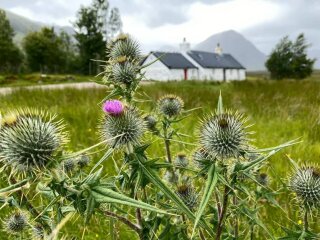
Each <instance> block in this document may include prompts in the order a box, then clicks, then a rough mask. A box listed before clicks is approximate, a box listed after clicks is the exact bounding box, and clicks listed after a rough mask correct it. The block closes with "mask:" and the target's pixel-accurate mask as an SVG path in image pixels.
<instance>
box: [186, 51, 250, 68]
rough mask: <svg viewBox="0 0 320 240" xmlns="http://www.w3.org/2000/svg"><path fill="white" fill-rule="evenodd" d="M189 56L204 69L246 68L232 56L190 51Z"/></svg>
mask: <svg viewBox="0 0 320 240" xmlns="http://www.w3.org/2000/svg"><path fill="white" fill-rule="evenodd" d="M188 55H189V56H190V57H191V58H192V59H193V60H194V61H196V62H197V63H198V64H199V65H200V66H201V67H203V68H236V69H244V67H243V66H242V65H241V64H240V63H239V62H238V61H237V60H236V59H234V58H233V57H232V56H231V55H230V54H225V53H224V54H221V55H220V54H217V53H211V52H203V51H189V52H188Z"/></svg>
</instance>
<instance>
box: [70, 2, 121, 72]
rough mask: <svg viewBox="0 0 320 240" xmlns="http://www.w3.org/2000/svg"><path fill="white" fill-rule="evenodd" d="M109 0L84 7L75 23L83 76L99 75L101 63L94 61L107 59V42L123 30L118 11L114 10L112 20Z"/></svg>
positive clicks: (80, 67)
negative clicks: (109, 14)
mask: <svg viewBox="0 0 320 240" xmlns="http://www.w3.org/2000/svg"><path fill="white" fill-rule="evenodd" d="M108 13H109V3H108V1H107V0H94V1H93V3H92V5H91V6H89V7H84V6H82V7H81V8H80V10H79V11H78V16H77V20H76V22H75V23H74V27H75V29H76V33H75V39H76V40H77V42H78V43H77V45H78V48H79V55H80V63H79V69H80V72H81V73H83V74H97V73H99V72H100V71H101V69H100V65H101V63H99V62H95V61H92V60H98V59H105V58H106V54H105V47H106V44H107V40H108V39H109V37H110V36H112V35H113V34H114V33H116V32H118V31H119V30H120V29H121V26H122V24H121V19H120V14H119V11H118V10H115V9H112V10H111V13H112V14H111V16H110V18H108V17H107V15H108Z"/></svg>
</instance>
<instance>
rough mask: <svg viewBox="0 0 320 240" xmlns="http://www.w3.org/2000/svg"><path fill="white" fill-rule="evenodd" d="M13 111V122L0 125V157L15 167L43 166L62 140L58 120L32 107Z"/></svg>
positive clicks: (62, 135)
mask: <svg viewBox="0 0 320 240" xmlns="http://www.w3.org/2000/svg"><path fill="white" fill-rule="evenodd" d="M9 115H12V113H9ZM14 115H15V116H16V117H15V122H14V124H6V125H4V126H3V127H2V128H1V129H0V149H1V150H0V159H1V160H2V161H3V163H4V164H5V165H9V166H11V167H12V169H15V170H21V171H29V170H30V171H31V172H34V171H36V170H39V169H41V168H44V167H45V166H47V165H48V164H49V163H50V162H52V161H53V158H54V153H55V152H57V150H58V149H60V148H61V147H62V146H63V144H64V143H65V142H66V138H65V134H64V133H63V129H64V126H63V124H62V122H61V121H55V116H50V115H49V114H46V113H43V112H39V111H36V110H19V111H17V112H15V113H14Z"/></svg>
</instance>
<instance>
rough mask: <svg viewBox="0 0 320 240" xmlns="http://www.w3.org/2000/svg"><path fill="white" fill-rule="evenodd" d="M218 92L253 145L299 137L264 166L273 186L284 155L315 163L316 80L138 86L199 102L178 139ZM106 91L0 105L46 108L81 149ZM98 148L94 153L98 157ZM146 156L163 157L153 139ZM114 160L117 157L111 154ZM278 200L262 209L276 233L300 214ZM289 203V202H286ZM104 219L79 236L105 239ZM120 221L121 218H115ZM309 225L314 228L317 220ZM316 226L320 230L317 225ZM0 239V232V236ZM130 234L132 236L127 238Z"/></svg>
mask: <svg viewBox="0 0 320 240" xmlns="http://www.w3.org/2000/svg"><path fill="white" fill-rule="evenodd" d="M220 90H221V92H222V95H223V98H224V102H225V103H224V105H225V106H226V107H228V108H233V109H237V110H239V111H240V112H243V113H245V114H246V115H248V116H249V118H250V121H251V123H254V125H253V127H252V130H253V131H256V134H255V138H256V141H255V145H257V146H258V147H260V148H263V147H266V146H273V145H277V144H279V143H282V142H285V141H287V140H291V139H295V138H298V137H302V140H303V142H302V143H300V144H299V145H296V146H294V147H290V148H288V149H286V150H285V152H281V153H279V154H277V155H275V156H274V157H272V158H271V160H270V161H269V164H268V165H267V166H266V169H265V170H266V171H267V172H268V173H269V174H270V175H271V177H272V179H273V180H272V187H274V188H276V187H277V188H281V187H283V184H282V183H283V182H286V180H287V179H286V177H287V176H288V174H289V173H290V164H289V162H288V160H287V158H286V156H285V155H286V154H288V155H291V157H292V158H294V159H297V160H299V161H300V162H301V163H304V162H314V163H317V162H319V156H320V142H319V140H320V108H319V107H320V85H319V82H317V81H279V82H273V81H243V82H232V83H224V84H217V83H212V82H211V83H210V82H172V83H154V84H149V85H144V86H142V87H141V89H140V91H139V93H140V94H139V95H137V98H138V99H139V100H157V99H158V98H159V97H160V96H162V95H164V94H167V93H174V94H177V95H179V96H180V97H181V98H183V99H184V101H185V108H186V109H191V108H197V107H201V109H198V110H196V111H194V112H193V114H191V116H190V117H189V118H187V119H185V120H183V128H181V131H182V132H183V133H185V134H187V135H190V137H186V138H184V139H183V141H186V142H194V140H195V139H196V138H197V127H198V123H199V120H200V119H201V117H202V116H203V115H206V114H209V113H210V112H211V111H213V109H214V108H215V105H216V100H217V96H218V94H219V92H220ZM105 95H106V90H104V89H86V90H74V89H65V90H51V91H41V90H33V91H28V90H19V91H16V92H14V93H13V94H11V95H7V96H0V110H1V111H4V112H5V111H7V110H9V109H12V108H20V107H34V108H42V109H46V110H49V111H50V112H54V113H57V114H58V115H59V116H60V117H61V118H64V120H65V122H66V123H67V126H68V127H67V129H68V131H69V132H70V136H71V141H70V144H69V146H68V148H69V150H70V151H72V150H80V149H81V148H84V147H88V146H90V145H92V144H94V143H96V142H97V141H98V140H99V134H97V125H98V124H99V119H100V116H101V114H102V112H101V110H100V106H99V105H98V103H99V102H100V101H101V100H102V99H103V97H104V96H105ZM141 104H142V105H143V109H146V110H152V109H153V108H154V105H153V104H152V102H151V101H145V102H143V103H141ZM173 148H174V150H175V152H181V151H185V152H186V153H188V154H191V153H192V151H193V149H194V148H195V146H192V145H185V144H181V143H176V144H173ZM99 154H100V153H97V154H96V155H95V156H94V159H97V158H98V156H99ZM149 154H150V155H154V156H163V155H164V146H162V144H161V143H160V142H159V143H154V144H153V146H152V147H151V148H150V150H149ZM115 160H116V161H117V158H116V157H115ZM113 173H114V169H113V164H112V161H109V162H107V163H105V174H108V175H111V174H113ZM4 180H5V179H3V181H4ZM277 198H278V200H279V201H280V203H281V205H282V207H283V210H284V211H281V210H279V209H276V208H274V207H272V206H270V207H269V208H268V211H266V212H264V213H263V214H264V217H265V218H266V219H267V222H268V227H270V228H271V229H273V231H274V232H278V233H279V234H280V233H281V230H280V226H279V224H281V225H285V226H289V225H290V224H291V222H290V221H289V220H288V218H291V219H292V220H293V221H294V222H296V223H297V222H298V221H299V220H300V219H301V216H300V215H299V212H298V207H297V206H296V207H293V208H292V207H290V206H292V203H295V202H294V201H293V200H292V199H293V196H288V194H286V193H284V192H283V193H282V192H279V195H278V197H277ZM289 202H290V203H291V204H289ZM108 221H109V219H107V218H106V219H105V220H104V221H103V222H99V223H98V222H96V220H95V219H93V220H92V223H91V225H90V227H89V228H88V229H87V231H88V232H86V235H85V238H84V239H100V238H103V239H105V236H107V234H108V230H109V229H108ZM118 225H119V226H121V223H118ZM313 227H317V226H316V224H315V225H314V226H313ZM319 230H320V229H319ZM83 231H84V228H83V225H82V221H81V219H79V220H78V221H74V222H71V223H69V224H68V226H67V227H66V229H65V232H66V233H68V236H69V237H70V236H77V237H79V238H81V234H82V232H83ZM129 235H131V234H130V233H128V232H125V231H120V232H119V236H120V237H121V238H120V239H128V238H129ZM0 238H1V237H0ZM131 239H133V238H131Z"/></svg>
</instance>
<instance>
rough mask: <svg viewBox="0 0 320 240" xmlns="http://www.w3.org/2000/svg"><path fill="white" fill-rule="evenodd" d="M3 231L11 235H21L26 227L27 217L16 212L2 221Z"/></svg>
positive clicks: (22, 213)
mask: <svg viewBox="0 0 320 240" xmlns="http://www.w3.org/2000/svg"><path fill="white" fill-rule="evenodd" d="M4 225H5V230H6V231H7V232H8V233H11V234H17V233H21V232H22V231H24V230H25V229H26V227H27V226H28V217H27V215H26V214H25V213H24V212H21V211H18V212H15V213H14V214H13V215H11V216H9V217H8V218H7V219H5V220H4Z"/></svg>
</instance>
